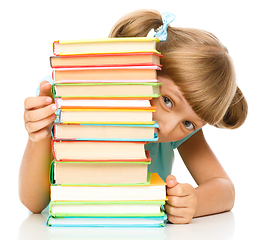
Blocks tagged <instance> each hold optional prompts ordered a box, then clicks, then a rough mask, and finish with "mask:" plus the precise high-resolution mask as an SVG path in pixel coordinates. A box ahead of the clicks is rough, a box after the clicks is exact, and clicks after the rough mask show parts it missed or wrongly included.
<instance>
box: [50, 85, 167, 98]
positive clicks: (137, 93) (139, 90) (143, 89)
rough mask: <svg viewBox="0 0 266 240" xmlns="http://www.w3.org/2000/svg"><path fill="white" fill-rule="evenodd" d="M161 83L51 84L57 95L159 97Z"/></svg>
mask: <svg viewBox="0 0 266 240" xmlns="http://www.w3.org/2000/svg"><path fill="white" fill-rule="evenodd" d="M161 85H162V84H161V83H76V84H62V83H61V84H53V86H52V92H53V96H54V97H55V98H58V97H68V98H70V97H75V98H76V97H105V98H108V97H154V98H155V97H159V96H160V89H159V88H160V86H161Z"/></svg>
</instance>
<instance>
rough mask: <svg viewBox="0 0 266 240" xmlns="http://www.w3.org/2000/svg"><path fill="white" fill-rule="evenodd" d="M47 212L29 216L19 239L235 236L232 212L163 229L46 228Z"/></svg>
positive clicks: (207, 237) (23, 224) (212, 237)
mask: <svg viewBox="0 0 266 240" xmlns="http://www.w3.org/2000/svg"><path fill="white" fill-rule="evenodd" d="M47 217H48V212H44V213H42V214H30V215H29V216H28V217H27V218H26V219H25V220H24V221H23V222H22V223H21V225H20V227H19V232H18V234H19V236H18V239H19V240H24V239H27V240H28V239H39V240H47V239H49V240H50V239H53V240H59V239H64V240H67V239H80V240H82V239H116V240H119V239H121V240H122V239H123V240H124V239H145V240H149V239H153V240H156V239H158V240H159V239H160V240H161V239H167V240H172V239H176V237H177V236H179V238H180V239H183V240H185V239H198V240H200V239H216V240H217V239H218V240H219V239H230V238H231V237H232V236H233V235H234V231H235V220H234V214H233V213H232V212H226V213H221V214H216V215H212V216H207V217H200V218H195V219H193V220H192V221H191V223H190V224H184V225H182V224H181V225H177V224H170V223H168V224H166V225H165V227H160V228H136V227H135V228H126V227H125V228H119V227H114V228H112V227H109V228H108V227H105V228H101V227H47V226H46V220H47Z"/></svg>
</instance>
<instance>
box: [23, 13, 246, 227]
mask: <svg viewBox="0 0 266 240" xmlns="http://www.w3.org/2000/svg"><path fill="white" fill-rule="evenodd" d="M167 17H169V16H168V15H167V14H164V15H163V19H162V16H161V15H160V14H159V13H158V12H157V11H151V10H149V11H148V10H139V11H135V12H132V13H130V14H128V15H126V16H125V17H123V18H121V19H120V20H119V21H118V22H117V23H116V24H115V26H114V27H113V29H112V30H111V33H110V35H109V37H145V36H147V34H148V33H149V32H150V30H151V29H155V30H156V31H157V30H158V28H159V27H160V28H159V30H158V32H157V35H158V36H160V37H161V36H163V37H164V40H165V41H161V42H159V43H158V44H157V50H158V51H159V52H161V53H162V54H163V58H162V59H161V64H162V65H163V67H162V71H158V80H159V81H160V82H161V83H162V84H163V85H162V87H161V96H160V97H159V98H157V99H153V100H152V105H154V106H156V109H157V110H156V113H155V114H154V116H153V118H154V120H156V121H157V123H158V124H159V128H158V130H157V131H158V132H157V133H158V136H159V141H158V142H155V143H149V144H147V145H146V149H148V150H149V151H150V154H151V158H152V163H151V165H150V166H149V168H150V169H149V170H150V171H151V172H158V173H159V174H160V176H161V177H162V178H163V179H164V180H166V184H167V196H168V201H167V203H166V204H165V210H166V213H167V216H168V220H169V221H170V222H172V223H189V222H190V221H191V219H192V218H193V217H198V216H204V215H209V214H214V213H219V212H224V211H229V210H230V209H232V207H233V205H234V199H235V190H234V185H233V183H232V181H231V180H230V178H229V177H228V175H227V174H226V172H225V170H224V169H223V168H222V166H221V165H220V163H219V161H218V160H217V158H216V157H215V155H214V153H213V152H212V150H211V149H210V147H209V146H208V144H207V142H206V140H205V138H204V135H203V131H202V127H203V126H204V125H205V124H207V123H208V124H210V125H213V126H215V127H218V128H229V129H234V128H238V127H239V126H241V125H242V124H243V123H244V121H245V119H246V116H247V103H246V100H245V98H244V96H243V94H242V92H241V91H240V89H239V88H238V87H237V85H236V79H235V73H234V68H233V64H232V60H231V58H230V56H229V54H228V51H227V49H226V48H225V47H224V46H223V45H222V44H221V43H220V41H219V40H218V39H217V38H216V37H215V36H214V35H213V34H211V33H209V32H206V31H203V30H197V29H186V28H173V27H170V26H168V24H169V22H170V21H171V20H170V21H169V20H168V19H169V18H167ZM170 17H171V16H170ZM50 90H51V85H50V84H49V83H48V82H47V81H44V82H42V83H41V85H40V93H39V96H38V97H31V98H27V99H26V100H25V115H24V120H25V127H26V130H27V131H28V133H29V140H28V143H27V146H26V149H25V153H24V156H23V159H22V163H21V168H20V187H19V190H20V199H21V201H22V203H23V204H24V205H25V206H26V207H27V208H28V209H29V210H30V211H32V212H33V213H40V212H41V211H42V210H43V209H44V208H45V207H46V206H47V204H48V203H49V201H50V198H49V179H48V175H49V166H50V161H51V158H52V154H51V144H50V142H51V136H50V129H51V126H52V123H53V121H54V119H55V114H54V112H55V111H56V105H55V104H54V103H52V98H51V96H50ZM175 148H177V149H178V151H179V153H180V155H181V157H182V159H183V161H184V163H185V165H186V166H187V168H188V170H189V172H190V173H191V175H192V177H193V178H194V179H195V181H196V183H197V184H198V187H197V188H193V187H192V186H191V185H190V184H186V183H185V184H181V183H178V182H177V180H176V178H175V177H174V176H173V175H170V174H171V168H172V162H173V159H174V156H173V149H175ZM33 179H34V181H32V180H33Z"/></svg>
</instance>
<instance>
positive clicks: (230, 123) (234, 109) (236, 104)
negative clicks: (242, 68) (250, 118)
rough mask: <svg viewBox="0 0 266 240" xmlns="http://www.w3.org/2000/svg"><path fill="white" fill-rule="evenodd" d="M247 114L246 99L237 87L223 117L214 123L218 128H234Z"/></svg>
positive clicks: (239, 124) (238, 125)
mask: <svg viewBox="0 0 266 240" xmlns="http://www.w3.org/2000/svg"><path fill="white" fill-rule="evenodd" d="M247 114H248V104H247V101H246V99H245V97H244V95H243V93H242V92H241V90H240V89H239V88H238V87H237V90H236V93H235V96H234V98H233V101H232V103H231V105H230V106H229V108H228V110H227V112H226V114H225V115H224V117H223V119H222V120H221V121H220V122H219V123H218V124H217V125H216V127H218V128H228V129H236V128H238V127H240V126H241V125H242V124H243V123H244V122H245V120H246V118H247Z"/></svg>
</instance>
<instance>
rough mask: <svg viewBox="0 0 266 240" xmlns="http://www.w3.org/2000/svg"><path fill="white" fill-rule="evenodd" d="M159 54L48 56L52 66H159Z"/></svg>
mask: <svg viewBox="0 0 266 240" xmlns="http://www.w3.org/2000/svg"><path fill="white" fill-rule="evenodd" d="M161 57H162V55H161V54H157V53H154V52H139V53H117V54H90V55H64V56H52V57H50V65H51V67H52V68H71V67H104V66H105V67H107V66H116V67H117V66H120V67H121V66H145V65H146V66H153V65H157V66H161V65H160V58H161Z"/></svg>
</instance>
